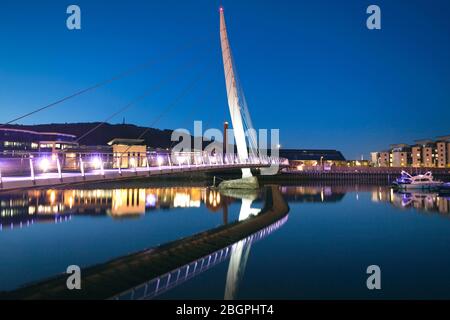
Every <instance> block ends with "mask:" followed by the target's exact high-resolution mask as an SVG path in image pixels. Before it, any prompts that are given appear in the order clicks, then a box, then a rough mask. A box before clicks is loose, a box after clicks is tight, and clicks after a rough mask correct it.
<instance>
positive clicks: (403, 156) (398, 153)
mask: <svg viewBox="0 0 450 320" xmlns="http://www.w3.org/2000/svg"><path fill="white" fill-rule="evenodd" d="M391 150H392V151H391V159H392V161H391V167H406V166H408V165H409V164H410V163H411V162H410V158H411V148H410V146H409V145H407V144H395V145H392V146H391Z"/></svg>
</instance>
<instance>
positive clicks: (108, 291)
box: [6, 186, 289, 299]
mask: <svg viewBox="0 0 450 320" xmlns="http://www.w3.org/2000/svg"><path fill="white" fill-rule="evenodd" d="M243 198H244V199H243V200H244V201H243V205H242V207H241V212H240V221H236V222H234V223H230V224H228V225H225V226H221V227H218V228H215V229H212V230H208V231H206V232H202V233H199V234H196V235H193V236H190V237H186V238H184V239H180V240H177V241H174V242H170V243H168V244H165V245H162V246H160V247H156V248H153V249H149V250H144V251H141V252H138V253H135V254H131V255H129V256H125V257H122V258H118V259H115V260H112V261H110V262H107V263H104V264H101V265H97V266H93V267H90V268H86V269H84V270H83V290H72V291H70V290H67V287H66V275H61V276H57V277H55V278H53V279H49V280H44V281H42V282H39V283H36V284H32V285H30V286H27V287H23V288H20V289H17V290H15V291H12V292H9V293H7V294H6V297H10V298H21V299H52V298H54V299H56V298H58V299H105V298H110V297H111V296H113V295H114V294H117V293H119V296H118V297H121V298H125V297H131V296H133V297H134V298H137V297H141V298H142V297H144V296H148V297H153V296H155V295H157V294H160V293H162V292H164V291H166V290H167V289H169V288H173V287H174V286H175V285H177V284H180V283H182V282H184V281H185V280H187V279H188V278H192V277H193V276H194V275H197V274H199V273H200V272H202V271H205V270H207V269H209V268H211V267H212V266H214V265H217V263H219V262H220V261H223V260H225V259H226V258H228V257H230V267H229V270H228V275H227V289H226V294H225V297H226V298H234V297H235V294H236V290H237V287H238V285H239V280H240V278H241V277H242V274H243V269H244V268H245V263H246V258H247V257H248V250H249V248H250V246H251V244H252V243H254V242H255V241H257V240H259V239H262V238H264V237H265V236H267V235H268V234H270V233H271V232H273V231H275V230H277V229H278V228H279V227H281V226H282V225H283V224H284V223H285V222H286V220H287V213H288V211H289V208H288V206H287V204H286V203H285V201H284V199H283V197H282V195H281V193H280V191H279V189H278V187H275V186H274V187H269V188H267V189H266V192H265V193H264V199H265V204H264V208H263V209H262V210H260V209H253V208H251V206H250V205H249V202H248V201H249V199H250V198H251V196H250V198H249V195H245V196H244V197H243ZM250 204H251V202H250ZM247 209H249V210H247ZM243 253H244V254H243ZM183 272H184V274H183ZM183 276H184V279H183V278H182V277H183ZM149 279H151V280H149ZM129 288H136V289H132V290H131V291H130V289H129ZM120 293H122V294H120ZM118 297H116V298H118Z"/></svg>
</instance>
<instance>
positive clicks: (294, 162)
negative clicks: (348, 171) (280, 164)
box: [279, 149, 347, 168]
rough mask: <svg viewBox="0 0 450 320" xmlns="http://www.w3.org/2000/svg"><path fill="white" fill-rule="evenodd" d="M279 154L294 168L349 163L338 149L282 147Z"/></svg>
mask: <svg viewBox="0 0 450 320" xmlns="http://www.w3.org/2000/svg"><path fill="white" fill-rule="evenodd" d="M279 156H280V157H281V158H285V159H288V160H289V164H290V166H291V167H294V168H302V167H304V166H306V167H309V166H332V165H346V164H347V162H346V161H347V160H346V159H345V157H344V156H343V155H342V153H341V152H340V151H337V150H319V149H280V150H279Z"/></svg>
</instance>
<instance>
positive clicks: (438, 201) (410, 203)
mask: <svg viewBox="0 0 450 320" xmlns="http://www.w3.org/2000/svg"><path fill="white" fill-rule="evenodd" d="M372 201H373V202H379V201H382V202H388V203H391V204H392V205H393V206H394V207H397V208H401V209H408V208H414V209H417V210H419V211H426V212H439V213H441V214H449V213H450V199H449V198H448V197H447V198H446V197H443V196H441V195H439V194H438V193H433V192H426V191H411V192H394V190H393V189H392V188H382V187H380V188H378V189H377V190H376V191H373V192H372Z"/></svg>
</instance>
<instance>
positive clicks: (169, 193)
mask: <svg viewBox="0 0 450 320" xmlns="http://www.w3.org/2000/svg"><path fill="white" fill-rule="evenodd" d="M234 201H236V200H235V199H233V198H231V197H227V196H222V195H221V194H220V193H219V192H218V191H216V190H210V189H205V188H192V187H183V188H127V189H125V188H124V189H89V190H82V189H73V190H72V189H71V190H29V191H17V192H11V193H3V194H0V230H4V229H13V228H14V227H16V226H19V227H23V226H29V225H32V224H34V223H36V222H58V223H59V222H63V221H67V220H70V219H71V218H72V216H74V215H92V216H110V217H111V218H113V219H121V218H133V217H140V216H142V215H144V214H145V213H146V212H151V211H152V210H159V209H172V208H198V207H200V206H201V205H202V203H203V204H204V205H205V206H206V208H208V210H209V211H210V212H212V213H221V212H222V213H223V222H224V224H226V223H228V206H229V205H230V204H231V203H232V202H234Z"/></svg>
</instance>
